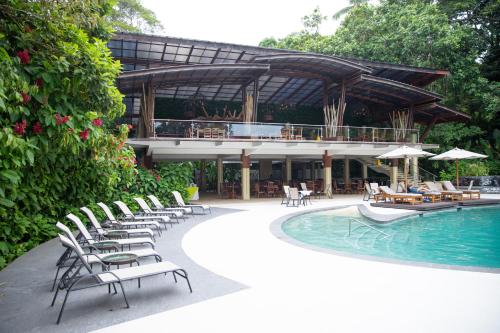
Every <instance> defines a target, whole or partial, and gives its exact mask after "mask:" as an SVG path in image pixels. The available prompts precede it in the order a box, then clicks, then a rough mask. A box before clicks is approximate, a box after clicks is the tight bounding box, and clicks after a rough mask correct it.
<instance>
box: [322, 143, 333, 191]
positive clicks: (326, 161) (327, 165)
mask: <svg viewBox="0 0 500 333" xmlns="http://www.w3.org/2000/svg"><path fill="white" fill-rule="evenodd" d="M323 184H324V185H323V186H324V189H323V190H324V191H325V192H326V191H330V192H328V195H330V194H331V193H332V192H331V191H332V157H331V156H330V155H328V151H327V150H325V154H324V155H323Z"/></svg>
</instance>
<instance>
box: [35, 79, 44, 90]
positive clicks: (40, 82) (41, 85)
mask: <svg viewBox="0 0 500 333" xmlns="http://www.w3.org/2000/svg"><path fill="white" fill-rule="evenodd" d="M35 86H37V87H38V88H41V87H43V79H41V78H38V79H36V80H35Z"/></svg>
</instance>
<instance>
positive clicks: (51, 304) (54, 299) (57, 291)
mask: <svg viewBox="0 0 500 333" xmlns="http://www.w3.org/2000/svg"><path fill="white" fill-rule="evenodd" d="M58 294H59V286H58V287H57V289H56V293H55V294H54V297H53V298H52V303H50V306H54V303H55V302H56V298H57V295H58Z"/></svg>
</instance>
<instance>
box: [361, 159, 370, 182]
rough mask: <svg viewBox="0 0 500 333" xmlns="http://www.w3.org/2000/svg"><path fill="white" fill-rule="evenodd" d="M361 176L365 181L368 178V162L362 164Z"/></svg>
mask: <svg viewBox="0 0 500 333" xmlns="http://www.w3.org/2000/svg"><path fill="white" fill-rule="evenodd" d="M361 177H362V178H363V181H365V180H367V179H368V164H366V163H363V164H362V167H361Z"/></svg>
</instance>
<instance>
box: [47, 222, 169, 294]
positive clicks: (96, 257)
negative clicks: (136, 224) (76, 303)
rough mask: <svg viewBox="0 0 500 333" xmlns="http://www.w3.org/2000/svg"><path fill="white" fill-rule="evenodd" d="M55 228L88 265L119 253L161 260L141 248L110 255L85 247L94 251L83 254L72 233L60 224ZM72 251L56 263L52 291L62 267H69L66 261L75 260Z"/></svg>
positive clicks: (159, 257)
mask: <svg viewBox="0 0 500 333" xmlns="http://www.w3.org/2000/svg"><path fill="white" fill-rule="evenodd" d="M56 227H57V228H58V229H59V230H61V231H62V232H63V233H64V234H65V236H66V237H68V238H69V239H71V240H72V242H73V243H75V244H76V245H75V248H76V249H75V250H76V251H78V252H80V253H81V254H82V255H83V256H87V261H88V263H89V264H90V265H92V264H95V263H100V260H102V259H104V258H106V257H107V256H109V255H117V254H120V253H132V254H134V255H136V256H137V258H146V257H154V258H155V259H156V261H157V262H159V261H162V258H161V256H160V254H159V253H158V252H156V251H155V250H154V249H152V248H142V249H134V250H131V251H124V252H112V253H99V249H98V248H96V247H94V246H92V245H88V246H87V247H88V248H90V249H91V250H92V251H95V252H94V253H88V254H87V253H85V251H84V250H83V248H82V247H81V246H80V244H79V243H78V241H77V239H76V238H75V236H73V233H72V232H71V230H69V228H68V227H67V226H65V225H64V224H62V223H61V222H57V224H56ZM73 252H74V250H73V249H72V248H69V249H67V250H66V251H65V253H64V255H63V257H61V259H60V260H58V262H57V265H56V266H57V270H56V276H55V277H54V281H53V283H52V290H54V287H55V285H56V282H57V277H58V276H59V272H60V270H61V269H62V268H64V267H69V266H70V265H68V264H67V263H68V261H73V260H74V259H75V257H74V256H72V254H73Z"/></svg>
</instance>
